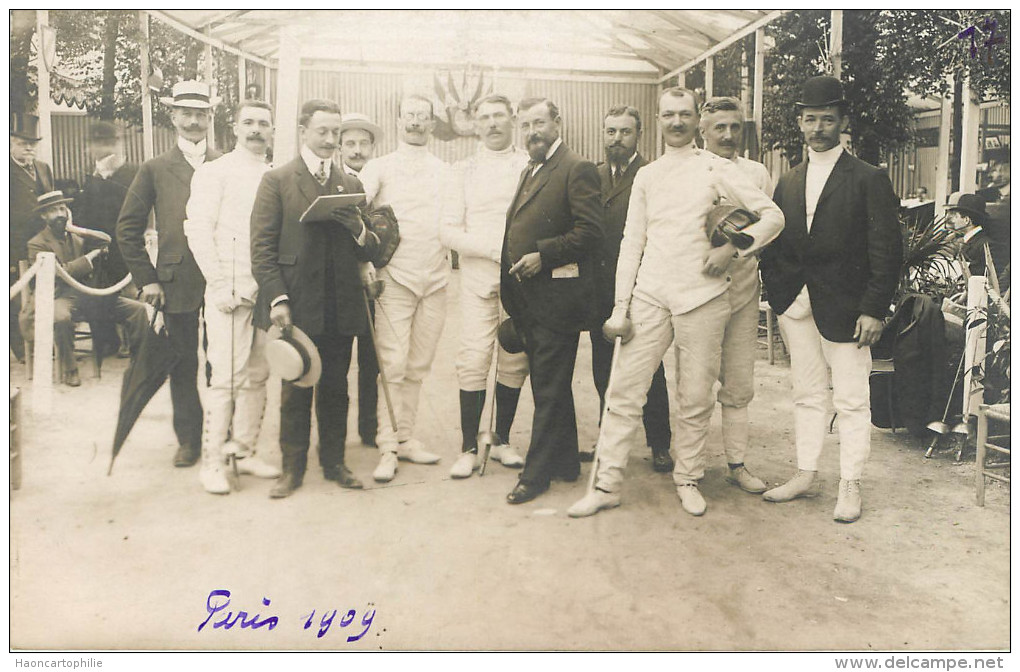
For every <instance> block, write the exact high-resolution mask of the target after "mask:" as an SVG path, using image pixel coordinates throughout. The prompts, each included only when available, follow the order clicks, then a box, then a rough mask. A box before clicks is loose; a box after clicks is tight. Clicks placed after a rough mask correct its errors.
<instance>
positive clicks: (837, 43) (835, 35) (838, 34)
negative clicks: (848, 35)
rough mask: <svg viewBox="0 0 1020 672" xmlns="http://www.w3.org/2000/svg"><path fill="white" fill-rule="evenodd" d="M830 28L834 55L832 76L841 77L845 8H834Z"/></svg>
mask: <svg viewBox="0 0 1020 672" xmlns="http://www.w3.org/2000/svg"><path fill="white" fill-rule="evenodd" d="M830 16H831V22H832V26H831V28H830V30H829V54H830V55H831V56H832V76H833V77H835V78H836V79H840V78H841V75H842V73H843V10H842V9H834V10H832V14H831V15H830Z"/></svg>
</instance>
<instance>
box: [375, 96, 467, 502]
mask: <svg viewBox="0 0 1020 672" xmlns="http://www.w3.org/2000/svg"><path fill="white" fill-rule="evenodd" d="M434 126H435V118H434V111H433V109H432V102H431V101H430V100H428V99H427V98H424V97H422V96H408V97H406V98H404V99H403V100H402V101H401V102H400V117H399V118H398V119H397V131H398V135H399V138H400V142H399V144H398V146H397V150H396V151H394V152H391V153H389V154H387V155H386V156H382V157H379V158H378V159H372V160H371V161H369V162H368V163H367V164H365V167H364V168H363V169H362V170H361V173H360V175H359V178H360V179H361V183H362V184H363V185H364V187H365V197H366V199H367V200H368V202H369V204H370V205H371V207H373V208H377V207H381V206H384V205H388V206H390V207H392V208H393V213H394V214H395V215H396V217H397V222H398V223H399V225H400V245H398V246H397V249H396V251H395V252H394V254H393V257H392V258H391V259H390V261H389V263H388V264H387V265H386V266H385V267H384V268H381V269H379V271H378V275H379V278H380V279H382V280H383V281H384V282H385V283H386V289H385V291H384V292H383V293H382V295H381V296H379V298H377V299H376V320H375V325H376V339H377V345H378V348H379V359H380V361H379V367H380V368H381V369H382V371H383V373H384V374H385V375H386V381H387V383H388V384H389V386H390V395H391V398H392V401H393V405H394V412H395V414H396V416H397V433H396V435H395V434H394V432H393V428H392V427H391V426H390V420H389V415H388V413H387V410H386V408H385V407H383V406H382V405H380V406H379V410H378V413H379V432H378V434H377V436H376V443H377V444H378V445H379V452H380V459H379V466H378V467H377V468H376V470H375V472H374V473H373V477H374V478H375V480H377V481H379V482H383V483H384V482H387V481H390V480H392V479H393V476H394V474H396V471H397V459H398V458H399V459H402V460H407V461H409V462H415V463H417V464H435V463H436V462H438V461H439V459H440V458H439V455H436V454H434V453H430V452H429V451H427V450H426V449H425V446H424V444H422V442H421V441H419V440H418V439H416V438H414V437H413V432H414V425H415V419H416V417H417V414H418V398H419V395H420V393H421V385H422V380H423V379H424V378H425V376H426V375H428V372H429V370H430V369H431V368H432V359H433V358H434V357H435V354H436V347H437V346H438V345H439V337H440V335H441V334H442V331H443V323H444V322H445V320H446V285H447V282H448V281H449V278H450V265H449V262H448V261H447V258H446V249H445V248H444V247H443V244H442V243H441V242H440V241H439V209H440V198H441V191H442V188H443V186H442V185H443V183H444V180H445V179H446V172H447V170H449V166H448V165H447V164H445V163H443V161H441V160H440V159H439V158H437V157H436V156H435V155H434V154H432V153H431V152H429V150H428V141H429V137H430V136H431V135H432V129H433V127H434ZM379 398H380V404H384V403H385V395H382V394H380V395H379Z"/></svg>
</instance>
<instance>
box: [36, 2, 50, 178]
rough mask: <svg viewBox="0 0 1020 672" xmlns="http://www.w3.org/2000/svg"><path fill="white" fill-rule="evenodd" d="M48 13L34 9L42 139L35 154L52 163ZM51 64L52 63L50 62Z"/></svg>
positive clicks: (44, 10) (38, 113) (40, 133)
mask: <svg viewBox="0 0 1020 672" xmlns="http://www.w3.org/2000/svg"><path fill="white" fill-rule="evenodd" d="M49 25H50V13H49V10H46V9H37V10H35V35H36V39H37V40H38V42H39V47H38V53H36V58H35V66H36V76H37V77H38V91H39V102H38V106H37V108H38V109H37V110H36V112H37V115H38V117H39V135H41V136H42V140H40V141H39V144H38V146H37V147H36V156H38V157H39V160H40V161H45V162H46V163H49V164H52V163H53V125H52V123H51V121H50V108H52V107H53V101H52V99H51V98H50V71H49V69H48V68H47V67H46V56H45V54H46V51H47V48H46V42H47V41H48V37H49ZM51 65H52V64H51Z"/></svg>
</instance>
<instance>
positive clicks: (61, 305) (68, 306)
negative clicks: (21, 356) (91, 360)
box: [22, 191, 147, 387]
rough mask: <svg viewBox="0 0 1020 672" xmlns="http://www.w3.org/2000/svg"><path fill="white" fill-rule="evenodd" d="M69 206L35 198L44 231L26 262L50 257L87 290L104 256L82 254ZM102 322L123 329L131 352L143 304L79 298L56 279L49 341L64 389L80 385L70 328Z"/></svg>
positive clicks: (53, 196)
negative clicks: (71, 226) (54, 349)
mask: <svg viewBox="0 0 1020 672" xmlns="http://www.w3.org/2000/svg"><path fill="white" fill-rule="evenodd" d="M70 202H71V199H70V198H64V195H63V193H61V192H59V191H51V192H49V193H48V194H43V195H42V196H40V197H39V198H38V200H37V202H36V207H35V212H36V213H37V214H38V215H39V217H40V219H41V221H42V222H43V224H44V228H43V230H42V231H40V232H39V233H37V234H36V235H35V236H33V237H32V239H31V240H29V241H28V258H29V261H31V262H34V261H35V258H36V257H37V256H38V255H39V253H40V252H52V253H53V255H54V256H55V257H56V261H57V264H59V265H60V267H61V268H63V269H64V270H65V271H67V274H68V275H70V276H71V277H72V278H74V279H75V280H77V281H78V282H80V283H82V284H84V285H91V284H92V282H93V270H94V263H95V261H96V258H97V257H99V256H100V255H103V254H105V253H106V248H105V245H104V246H103V247H100V248H97V249H93V250H92V251H90V252H85V250H84V248H85V247H86V245H85V240H83V238H82V237H81V236H79V235H77V234H72V233H70V232H69V231H67V224H68V221H69V220H70V215H71V211H70V210H69V209H68V207H67V204H68V203H70ZM86 233H87V232H86ZM104 236H105V234H102V233H100V234H99V237H100V238H103V237H104ZM90 242H92V243H96V242H97V241H95V240H93V241H90ZM105 242H106V240H103V241H102V242H100V243H99V244H100V245H103V243H105ZM33 308H34V307H33V306H30V307H29V310H28V311H26V312H25V313H24V314H23V315H22V329H23V330H24V331H25V333H27V334H31V333H32V331H31V329H32V325H33V322H34V311H33ZM103 320H110V321H112V322H115V323H118V324H122V325H124V330H125V332H126V334H127V338H128V341H129V343H130V344H131V346H132V350H134V345H136V344H137V343H138V340H139V339H140V338H141V337H142V334H143V332H144V330H145V329H146V328H147V323H146V314H145V304H143V303H140V302H138V301H132V300H131V299H127V298H124V297H123V296H119V295H116V294H114V295H107V296H93V295H90V294H83V293H82V292H80V291H79V290H77V289H75V288H74V287H72V286H70V285H68V284H67V283H66V282H65V281H64V280H62V279H61V278H59V277H58V278H57V284H56V287H55V288H54V303H53V341H54V343H55V344H56V346H57V350H58V351H59V352H60V360H61V363H62V364H63V370H62V371H61V372H60V373H61V380H62V381H63V382H64V383H65V384H66V385H69V386H70V387H78V386H79V385H81V379H80V378H79V376H78V365H77V363H76V362H75V360H74V323H75V322H83V321H89V322H99V321H103Z"/></svg>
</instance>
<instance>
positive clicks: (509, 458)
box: [489, 443, 524, 467]
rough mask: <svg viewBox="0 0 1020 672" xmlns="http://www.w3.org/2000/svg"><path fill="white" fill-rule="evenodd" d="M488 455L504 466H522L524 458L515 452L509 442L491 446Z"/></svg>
mask: <svg viewBox="0 0 1020 672" xmlns="http://www.w3.org/2000/svg"><path fill="white" fill-rule="evenodd" d="M489 457H490V458H492V459H494V460H496V461H497V462H499V463H501V464H502V465H503V466H504V467H523V466H524V458H523V457H521V456H520V455H518V454H517V450H516V449H515V448H514V447H513V446H511V445H510V444H509V443H504V444H502V445H499V446H493V447H492V449H491V450H490V451H489Z"/></svg>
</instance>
